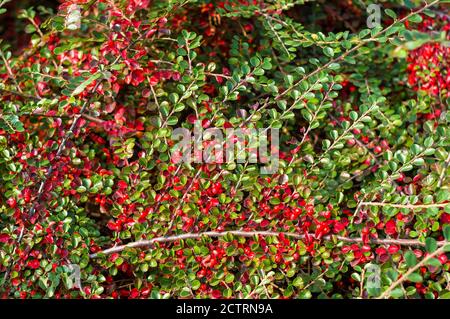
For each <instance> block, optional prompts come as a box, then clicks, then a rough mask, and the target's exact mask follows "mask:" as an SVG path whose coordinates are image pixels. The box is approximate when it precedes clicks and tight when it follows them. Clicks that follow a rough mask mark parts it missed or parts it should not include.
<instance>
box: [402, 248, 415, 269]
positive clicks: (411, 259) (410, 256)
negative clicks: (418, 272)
mask: <svg viewBox="0 0 450 319" xmlns="http://www.w3.org/2000/svg"><path fill="white" fill-rule="evenodd" d="M404 257H405V260H406V264H407V265H408V267H410V268H411V267H414V266H415V265H416V263H417V257H416V255H415V254H414V252H412V251H411V250H408V251H407V252H406V253H405V256H404Z"/></svg>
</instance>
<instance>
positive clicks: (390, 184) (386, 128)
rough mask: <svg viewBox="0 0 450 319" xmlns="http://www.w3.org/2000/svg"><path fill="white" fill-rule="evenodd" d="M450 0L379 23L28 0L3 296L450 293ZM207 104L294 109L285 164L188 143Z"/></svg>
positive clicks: (277, 9) (12, 82)
mask: <svg viewBox="0 0 450 319" xmlns="http://www.w3.org/2000/svg"><path fill="white" fill-rule="evenodd" d="M444 2H446V1H432V2H429V3H428V4H426V5H425V4H422V5H420V4H418V3H416V4H415V5H414V4H413V3H412V1H384V2H383V6H384V8H385V9H386V10H385V11H384V13H383V11H382V17H381V22H382V25H381V26H376V27H374V28H372V29H368V28H366V27H365V21H366V18H367V17H366V14H365V11H364V10H365V9H364V8H365V6H366V5H367V4H366V1H360V3H359V4H355V5H353V6H351V2H349V3H350V6H351V9H352V10H353V11H352V12H354V17H352V20H355V21H356V23H357V24H358V25H357V27H358V29H357V30H348V31H347V30H346V26H347V25H349V23H350V22H349V21H348V20H346V18H342V17H339V16H336V12H338V11H336V10H338V9H336V8H337V7H339V6H340V5H343V4H342V1H338V4H336V3H335V2H333V3H332V4H323V3H322V2H321V3H315V2H308V1H293V0H289V1H288V0H285V1H276V0H272V1H256V0H255V1H238V0H229V1H223V2H217V1H207V0H202V1H200V0H198V1H189V0H173V1H149V0H131V1H122V0H101V1H87V0H70V1H62V4H61V6H60V7H59V8H58V9H57V10H52V9H46V8H43V7H40V8H39V9H38V10H37V9H35V8H33V7H29V8H27V9H25V10H23V11H21V12H20V13H18V14H17V18H18V19H22V20H23V21H22V25H23V26H24V31H25V32H26V33H27V34H29V39H28V40H29V41H28V44H27V46H25V47H24V48H23V49H22V50H20V52H13V50H12V49H11V47H10V46H9V45H8V41H9V40H11V38H9V39H4V41H3V42H2V43H0V79H1V83H0V94H1V96H0V101H1V104H0V105H1V108H0V193H1V195H0V273H1V275H0V281H2V284H1V287H0V293H1V295H2V296H3V297H13V298H43V297H46V298H80V297H82V298H108V297H112V298H360V297H361V298H374V297H382V298H384V297H392V298H406V297H407V298H448V297H450V288H449V287H450V272H449V267H450V262H449V261H448V260H447V255H446V250H447V248H448V246H446V242H447V241H448V240H450V228H449V226H446V225H447V224H450V204H449V200H450V198H449V181H450V180H449V178H448V171H449V163H450V148H449V146H450V144H449V143H450V135H449V129H448V125H449V122H450V114H449V113H448V110H447V108H448V104H449V101H450V91H449V87H450V74H449V61H450V59H449V57H450V48H449V45H448V44H449V41H450V37H449V33H448V31H449V29H450V22H449V18H448V15H445V14H442V12H445V8H447V9H448V7H445V6H446V4H445V3H444ZM327 3H328V1H327ZM339 3H340V4H339ZM355 3H356V1H355ZM3 4H6V1H3V2H2V1H0V7H2V5H3ZM344 6H349V4H347V2H346V4H345V5H344ZM5 8H6V7H5ZM330 8H332V9H333V10H334V9H336V10H335V11H333V10H331V9H330ZM3 9H4V8H3ZM3 9H0V10H1V11H0V13H1V14H13V12H9V11H5V10H3ZM341 9H342V8H341ZM344 9H345V8H344ZM5 12H6V13H5ZM302 12H312V13H314V14H311V15H310V16H306V15H305V14H304V13H302ZM416 12H417V13H416ZM339 18H340V19H339ZM330 21H332V22H333V23H330ZM350 26H351V27H352V28H355V27H354V24H350ZM342 30H346V31H342ZM11 41H12V40H11ZM195 120H200V121H202V123H203V126H204V127H205V128H206V127H217V128H220V129H226V128H229V127H235V128H238V127H240V128H280V130H281V133H282V134H281V137H280V150H279V151H280V167H279V170H278V171H277V173H276V174H273V175H261V174H260V170H259V168H260V164H254V163H250V162H249V161H247V162H245V163H229V164H199V163H192V164H174V163H173V162H172V161H171V149H172V148H173V146H174V143H175V142H176V141H174V140H173V139H172V138H171V135H172V132H173V130H174V129H175V128H178V127H184V128H187V129H193V122H194V121H195ZM227 232H228V233H227ZM199 234H200V235H199ZM201 234H203V235H201ZM152 239H153V240H152ZM127 244H128V245H129V246H133V245H134V247H124V246H121V245H127ZM115 246H117V247H116V248H115V249H114V248H113V249H112V250H106V249H108V248H111V247H115ZM70 265H78V266H79V267H80V269H81V272H80V273H81V284H82V287H81V288H79V287H77V285H76V284H75V283H74V281H73V276H72V272H71V271H72V270H71V269H72V268H70ZM371 265H372V266H373V265H375V266H378V267H379V271H380V277H379V280H380V282H379V286H378V287H372V286H371V285H370V282H369V280H368V270H367V269H368V266H371Z"/></svg>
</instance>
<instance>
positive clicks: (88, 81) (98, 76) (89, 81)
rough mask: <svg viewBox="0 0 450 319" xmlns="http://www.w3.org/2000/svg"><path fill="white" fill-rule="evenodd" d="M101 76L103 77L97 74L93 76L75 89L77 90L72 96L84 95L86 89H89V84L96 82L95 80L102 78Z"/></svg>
mask: <svg viewBox="0 0 450 319" xmlns="http://www.w3.org/2000/svg"><path fill="white" fill-rule="evenodd" d="M101 75H102V74H101V73H95V74H93V75H91V76H90V77H89V78H88V79H87V80H86V81H84V82H83V83H81V84H80V85H78V86H77V87H76V88H75V90H73V92H72V94H71V95H70V96H75V95H78V94H80V93H82V92H83V91H84V90H85V89H86V87H88V85H89V84H91V83H92V82H94V81H95V80H97V79H98V78H100V77H101Z"/></svg>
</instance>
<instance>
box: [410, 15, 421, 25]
mask: <svg viewBox="0 0 450 319" xmlns="http://www.w3.org/2000/svg"><path fill="white" fill-rule="evenodd" d="M408 21H409V22H412V23H420V22H422V17H421V16H420V15H419V14H414V15H412V16H410V17H409V19H408Z"/></svg>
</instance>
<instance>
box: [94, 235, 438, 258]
mask: <svg viewBox="0 0 450 319" xmlns="http://www.w3.org/2000/svg"><path fill="white" fill-rule="evenodd" d="M281 234H283V235H284V236H285V237H290V238H294V239H300V240H302V239H304V238H306V236H307V235H308V236H309V237H311V238H315V235H314V234H299V233H289V232H275V231H256V230H255V231H241V230H230V231H224V232H215V231H207V232H203V233H198V234H193V233H187V234H181V235H175V236H168V237H155V238H152V239H148V240H138V241H135V242H131V243H128V244H125V245H120V246H115V247H112V248H108V249H105V250H102V251H100V252H98V253H95V254H91V255H89V257H90V258H97V257H99V256H100V255H109V254H113V253H116V252H120V251H122V250H124V249H126V248H139V247H147V246H152V245H154V244H156V243H170V242H174V241H177V240H182V239H200V238H202V237H215V238H219V237H224V236H226V235H235V236H240V237H254V236H279V235H281ZM323 239H324V240H327V241H330V240H333V239H337V240H339V241H343V242H346V243H364V241H363V240H362V238H350V237H344V236H335V235H329V236H325V237H323ZM369 243H370V244H378V245H401V246H422V247H425V243H423V242H421V241H418V240H414V239H389V238H386V239H372V240H369ZM445 243H446V242H445V241H439V242H438V243H437V244H438V246H443V245H444V244H445Z"/></svg>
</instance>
